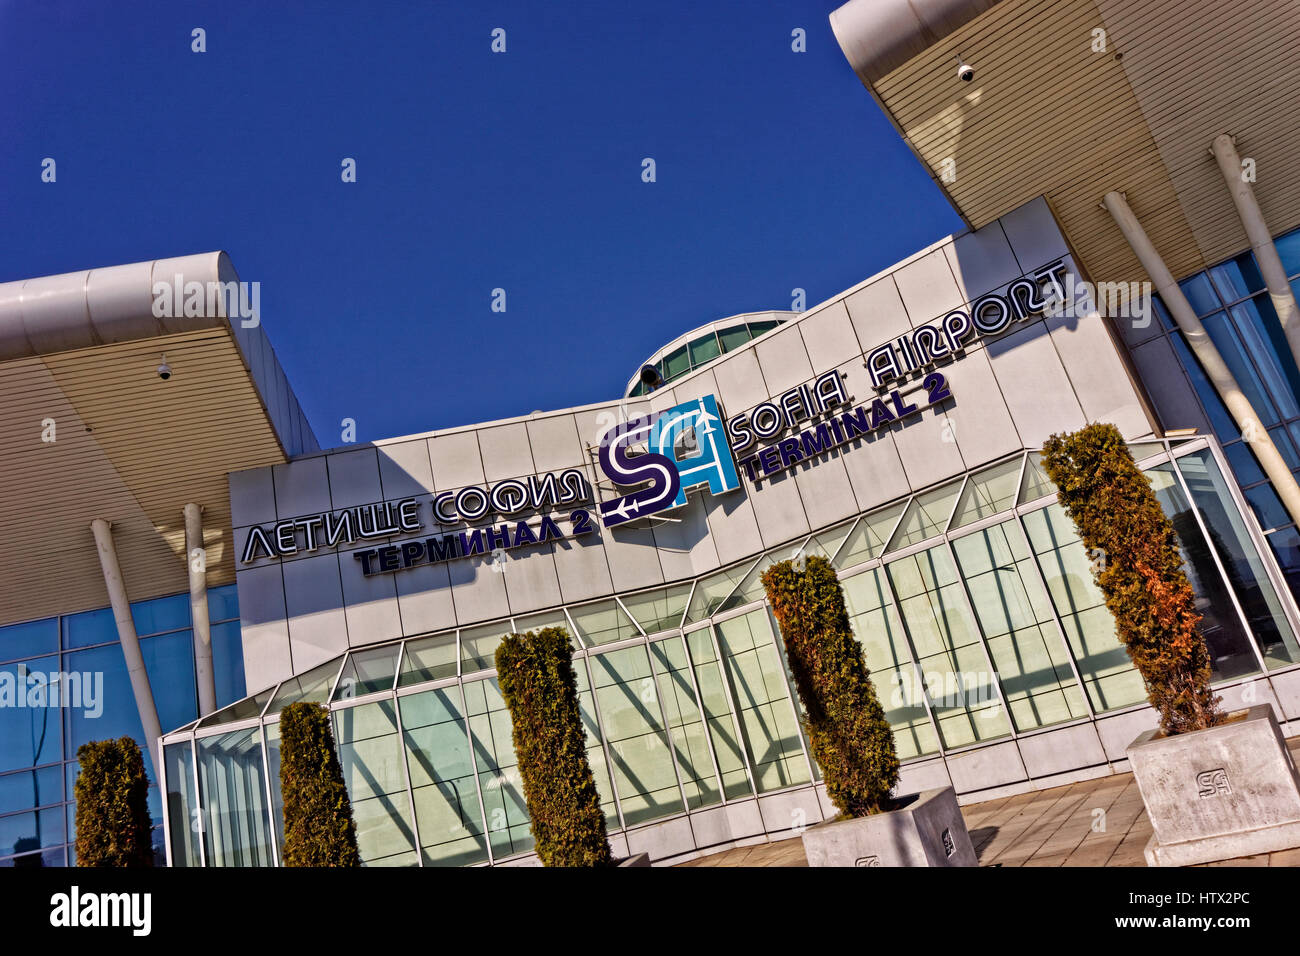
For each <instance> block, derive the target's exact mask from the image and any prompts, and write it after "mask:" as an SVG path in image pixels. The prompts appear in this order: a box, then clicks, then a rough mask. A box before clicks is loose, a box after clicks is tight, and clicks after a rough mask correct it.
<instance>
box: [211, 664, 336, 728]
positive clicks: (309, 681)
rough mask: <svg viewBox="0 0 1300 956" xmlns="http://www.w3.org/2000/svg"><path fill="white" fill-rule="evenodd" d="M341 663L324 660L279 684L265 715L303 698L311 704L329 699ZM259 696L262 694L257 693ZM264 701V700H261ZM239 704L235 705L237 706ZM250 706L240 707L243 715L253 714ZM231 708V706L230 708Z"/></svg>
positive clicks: (274, 712) (276, 712)
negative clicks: (322, 662) (303, 672)
mask: <svg viewBox="0 0 1300 956" xmlns="http://www.w3.org/2000/svg"><path fill="white" fill-rule="evenodd" d="M342 665H343V658H342V657H336V658H334V660H332V661H326V662H325V663H324V664H320V665H318V666H316V667H313V668H312V669H311V670H309V671H307V672H306V673H305V674H299V675H298V676H297V677H291V678H290V679H289V680H287V681H285V682H284V683H283V684H281V685H280V687H279V689H278V690H276V692H275V697H274V699H272V701H271V706H269V707H267V708H266V713H267V716H270V715H271V714H278V713H279V712H280V711H282V710H284V709H285V708H286V707H288V706H289V705H290V704H292V703H296V702H297V701H300V700H305V701H308V702H310V703H313V704H323V703H325V702H326V701H327V700H329V699H330V691H332V690H333V689H334V684H335V680H336V678H337V677H338V676H339V668H340V667H342ZM258 696H259V697H260V696H262V695H258ZM263 703H265V701H263ZM239 707H240V705H236V708H239ZM252 709H253V708H252V706H247V705H246V706H244V707H242V708H240V710H241V714H242V716H244V717H251V716H254V715H253V714H250V713H249V711H250V710H252ZM232 710H233V708H232ZM229 719H230V720H238V719H239V717H234V716H232V717H230V718H229Z"/></svg>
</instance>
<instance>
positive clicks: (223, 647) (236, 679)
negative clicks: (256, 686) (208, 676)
mask: <svg viewBox="0 0 1300 956" xmlns="http://www.w3.org/2000/svg"><path fill="white" fill-rule="evenodd" d="M212 671H213V681H214V683H215V684H216V685H217V707H218V708H221V707H225V706H227V705H229V704H233V703H234V702H235V701H237V700H243V699H244V698H245V697H247V696H248V691H247V690H246V689H245V688H244V644H243V641H241V640H240V631H239V621H238V620H235V621H227V622H226V623H224V624H213V625H212ZM178 726H179V725H178Z"/></svg>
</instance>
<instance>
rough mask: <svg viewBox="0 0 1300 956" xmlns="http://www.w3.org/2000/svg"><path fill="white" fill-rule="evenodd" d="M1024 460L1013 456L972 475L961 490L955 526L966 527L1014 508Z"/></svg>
mask: <svg viewBox="0 0 1300 956" xmlns="http://www.w3.org/2000/svg"><path fill="white" fill-rule="evenodd" d="M1023 461H1024V459H1023V458H1013V459H1011V461H1004V462H1003V463H1002V464H1000V465H994V466H993V467H992V468H985V469H984V470H983V471H980V472H976V473H975V474H973V475H971V477H970V481H968V482H966V487H965V488H964V489H963V490H962V493H961V500H960V501H959V502H957V511H956V513H955V514H954V515H953V519H952V526H953V528H954V529H956V528H963V527H965V526H966V525H968V524H974V523H975V522H976V521H979V520H980V519H981V518H987V517H990V516H991V515H995V514H997V513H998V512H1000V511H1007V510H1009V509H1010V508H1013V507H1015V504H1016V495H1017V493H1018V492H1019V490H1020V467H1021V465H1022V464H1023Z"/></svg>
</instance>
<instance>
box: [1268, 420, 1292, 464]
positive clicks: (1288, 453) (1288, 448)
mask: <svg viewBox="0 0 1300 956" xmlns="http://www.w3.org/2000/svg"><path fill="white" fill-rule="evenodd" d="M1290 434H1291V433H1290V432H1289V431H1288V430H1287V429H1286V428H1284V427H1282V426H1281V425H1279V426H1277V427H1276V428H1270V429H1269V430H1268V435H1269V437H1270V438H1272V439H1273V444H1274V445H1276V446H1277V450H1278V453H1279V454H1281V456H1282V459H1283V460H1284V461H1285V462H1286V466H1287V467H1288V468H1290V469H1291V470H1292V471H1295V470H1296V469H1297V468H1300V453H1297V452H1296V449H1295V443H1294V442H1293V441H1291V437H1290Z"/></svg>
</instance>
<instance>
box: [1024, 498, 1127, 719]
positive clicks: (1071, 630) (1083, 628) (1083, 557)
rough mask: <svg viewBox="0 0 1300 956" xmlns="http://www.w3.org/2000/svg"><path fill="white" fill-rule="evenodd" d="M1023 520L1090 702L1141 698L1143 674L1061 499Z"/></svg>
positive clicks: (1121, 703) (1106, 704) (1104, 704)
mask: <svg viewBox="0 0 1300 956" xmlns="http://www.w3.org/2000/svg"><path fill="white" fill-rule="evenodd" d="M1024 521H1025V531H1026V532H1027V533H1028V535H1029V541H1030V546H1031V548H1032V549H1033V551H1034V555H1035V560H1037V561H1038V566H1039V569H1040V570H1041V571H1042V573H1043V578H1044V579H1045V580H1046V581H1047V590H1048V593H1049V594H1050V595H1051V598H1052V603H1053V605H1054V606H1055V608H1056V613H1057V615H1058V617H1059V618H1060V620H1061V625H1062V627H1064V628H1065V636H1066V639H1067V640H1069V642H1070V650H1071V651H1072V652H1073V654H1074V660H1075V664H1076V666H1077V667H1078V669H1079V676H1080V677H1082V678H1083V683H1084V686H1085V688H1087V690H1088V696H1089V697H1090V699H1091V700H1092V706H1093V708H1094V709H1095V710H1098V711H1104V710H1114V709H1115V708H1119V707H1127V706H1129V705H1131V704H1136V703H1139V702H1141V701H1143V700H1145V699H1146V696H1147V694H1146V688H1145V687H1144V686H1143V684H1142V678H1141V676H1140V675H1139V674H1138V672H1137V669H1136V668H1134V666H1133V662H1132V660H1131V659H1130V658H1129V656H1128V651H1127V650H1126V649H1125V647H1124V645H1123V644H1122V643H1120V640H1119V636H1118V635H1117V634H1116V633H1115V619H1114V618H1113V617H1112V616H1111V613H1110V611H1109V610H1108V609H1107V607H1106V603H1105V599H1104V598H1103V597H1102V594H1101V590H1100V589H1099V588H1098V587H1097V585H1096V581H1095V579H1094V577H1093V567H1092V563H1091V558H1090V557H1089V556H1088V552H1087V551H1086V549H1085V548H1084V547H1083V542H1082V541H1080V540H1079V533H1078V531H1077V530H1076V529H1075V527H1074V523H1073V522H1072V521H1071V520H1070V519H1069V518H1068V517H1066V514H1065V510H1064V509H1063V508H1062V507H1061V506H1060V505H1059V504H1052V505H1049V506H1048V507H1046V508H1044V509H1042V510H1041V511H1035V512H1033V513H1032V514H1028V515H1026V516H1025V519H1024Z"/></svg>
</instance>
